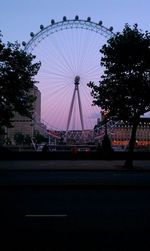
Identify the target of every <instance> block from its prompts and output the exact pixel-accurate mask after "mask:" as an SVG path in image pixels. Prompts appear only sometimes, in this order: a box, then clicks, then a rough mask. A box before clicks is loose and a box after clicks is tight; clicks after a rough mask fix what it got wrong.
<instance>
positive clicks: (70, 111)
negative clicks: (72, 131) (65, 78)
mask: <svg viewBox="0 0 150 251" xmlns="http://www.w3.org/2000/svg"><path fill="white" fill-rule="evenodd" d="M75 94H76V90H75V89H74V92H73V96H72V100H71V105H70V110H69V115H68V120H67V130H66V134H67V132H68V129H69V125H70V120H71V116H72V111H73V105H74V100H75Z"/></svg>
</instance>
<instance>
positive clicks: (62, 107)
mask: <svg viewBox="0 0 150 251" xmlns="http://www.w3.org/2000/svg"><path fill="white" fill-rule="evenodd" d="M112 34H113V28H112V27H110V28H109V29H108V28H106V27H104V26H103V24H102V21H100V22H99V23H95V22H92V21H91V18H90V17H88V18H87V19H86V20H81V19H79V17H78V16H75V18H74V19H72V20H68V19H67V18H66V17H63V20H62V21H59V22H55V21H54V20H51V24H50V25H48V26H47V27H44V26H43V25H40V31H39V32H37V33H36V34H34V33H33V32H31V33H30V36H31V39H30V40H29V42H28V43H25V42H23V43H22V44H23V46H24V47H25V51H26V52H27V53H32V54H33V55H35V56H36V61H40V62H41V68H40V70H39V72H38V75H37V76H36V80H37V81H38V84H37V87H38V89H39V90H40V92H41V118H42V120H43V121H46V122H47V124H48V125H49V126H48V127H49V128H53V129H56V130H62V131H68V130H82V131H83V130H88V129H93V127H94V125H95V124H96V122H97V118H98V117H99V116H100V108H98V107H96V106H92V97H91V94H90V92H91V89H90V88H89V87H88V86H87V83H89V82H90V81H94V82H95V83H99V80H100V77H101V75H102V72H103V69H101V67H100V58H101V55H100V48H101V46H102V45H103V44H104V43H106V39H107V38H109V37H110V36H112Z"/></svg>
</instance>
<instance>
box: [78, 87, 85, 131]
mask: <svg viewBox="0 0 150 251" xmlns="http://www.w3.org/2000/svg"><path fill="white" fill-rule="evenodd" d="M77 93H78V102H79V112H80V120H81V127H82V132H83V131H84V123H83V113H82V106H81V99H80V93H79V89H78V90H77Z"/></svg>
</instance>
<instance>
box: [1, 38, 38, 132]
mask: <svg viewBox="0 0 150 251" xmlns="http://www.w3.org/2000/svg"><path fill="white" fill-rule="evenodd" d="M1 38H2V35H1V33H0V131H1V132H2V129H3V127H4V126H6V127H10V126H11V119H12V118H13V116H14V113H15V112H18V113H19V114H20V115H24V116H28V117H31V116H32V104H33V102H34V100H35V97H34V96H33V95H32V94H31V92H30V90H31V89H32V88H33V86H34V84H35V83H36V81H35V80H34V76H35V75H36V74H37V72H38V70H39V67H40V63H39V62H38V63H33V60H34V59H35V56H33V55H31V54H27V53H26V52H25V51H24V50H22V49H21V48H20V45H19V44H18V43H17V42H15V43H14V44H12V43H9V42H8V43H7V45H5V44H4V43H3V42H2V39H1Z"/></svg>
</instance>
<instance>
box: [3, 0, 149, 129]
mask: <svg viewBox="0 0 150 251" xmlns="http://www.w3.org/2000/svg"><path fill="white" fill-rule="evenodd" d="M0 10H1V14H0V30H1V32H2V34H3V42H6V41H10V42H15V41H18V42H19V43H22V41H25V42H28V41H29V40H30V32H31V31H32V32H34V33H37V32H38V31H39V29H40V28H39V27H40V25H41V24H43V25H44V27H45V26H48V25H49V24H50V22H51V19H54V20H55V21H56V22H57V21H61V20H62V18H63V16H66V17H67V19H73V18H74V17H75V16H76V15H78V16H79V17H80V18H81V19H84V20H86V19H87V17H89V16H90V17H91V20H92V21H93V22H99V21H100V20H102V21H103V25H104V26H105V27H107V28H109V27H110V26H113V28H114V32H117V31H121V30H122V29H123V27H124V25H125V24H126V23H128V24H129V25H133V24H134V23H138V25H139V28H141V29H142V30H143V31H145V30H150V27H149V26H150V25H149V24H150V22H149V21H150V17H149V10H150V1H148V0H126V1H121V0H89V1H88V0H53V1H52V0H0ZM71 32H72V31H71ZM76 36H78V41H80V47H81V48H80V51H82V52H83V51H84V57H85V58H84V60H83V55H81V52H80V51H77V50H78V49H77V48H76V49H72V48H73V45H74V44H75V42H74V41H76ZM69 39H70V40H69ZM73 39H74V41H73ZM90 39H91V41H90ZM90 39H89V35H88V34H84V32H81V31H80V33H79V32H78V33H77V34H74V33H73V32H72V33H70V34H69V33H67V32H64V35H63V36H62V34H61V33H60V34H59V33H57V34H56V35H54V36H52V37H51V40H47V41H46V40H45V41H43V42H41V44H40V45H39V47H38V48H36V50H35V51H34V54H35V55H36V56H37V59H38V60H40V61H42V63H43V64H42V69H41V71H40V73H39V75H38V80H40V83H39V89H40V91H41V92H42V119H43V120H45V121H47V122H48V123H49V124H51V125H52V126H54V127H56V128H57V127H59V125H60V124H61V126H62V129H65V127H66V125H65V123H67V122H66V121H67V119H68V117H67V116H68V115H67V114H68V113H69V110H67V109H69V107H70V103H71V99H72V95H73V90H74V83H73V81H74V77H75V76H76V75H80V78H81V84H80V86H79V87H80V96H81V103H82V110H83V116H86V118H84V120H85V127H86V125H87V128H89V127H92V126H93V125H94V124H95V123H96V119H97V118H98V116H99V110H98V108H97V110H94V109H95V108H93V107H92V108H91V102H92V101H91V100H89V96H88V95H89V94H88V93H87V92H86V87H85V84H87V82H88V81H90V80H94V81H96V80H95V79H94V77H93V75H92V74H91V75H90V74H89V72H90V73H91V69H92V67H95V69H96V68H97V69H98V67H99V61H100V60H99V58H97V56H96V52H95V51H94V49H95V50H97V51H98V52H99V46H100V44H101V45H102V44H103V43H104V42H105V41H104V40H103V38H102V39H101V40H102V41H101V43H100V42H99V44H98V42H97V44H98V47H97V44H96V42H95V41H98V40H99V39H100V38H99V37H96V36H95V37H94V35H93V34H92V35H90ZM92 39H93V40H92ZM67 40H68V41H67ZM60 41H61V46H60ZM78 41H76V44H79V42H78ZM87 41H88V42H89V44H88V43H87ZM71 43H73V45H72V48H71ZM86 43H87V44H88V45H87V46H88V47H87V48H88V49H85V48H84V44H86ZM94 43H95V44H94ZM92 44H94V46H93V47H92ZM89 46H91V49H89ZM52 51H53V53H52ZM58 51H59V52H60V53H58ZM75 51H76V52H78V53H76V54H78V60H79V59H80V67H79V68H78V70H77V67H76V68H75V66H72V67H73V69H72V71H74V72H73V74H72V75H71V73H70V72H69V70H68V69H67V67H66V69H64V68H65V64H66V62H67V60H68V62H70V65H71V62H72V65H73V64H74V65H75V62H76V61H77V56H76V55H74V58H73V52H75ZM88 51H89V56H88V55H87V52H88ZM85 55H86V56H85ZM93 55H94V56H93ZM64 56H65V57H66V60H65V59H64ZM79 56H80V57H79ZM94 57H95V58H94ZM81 59H82V67H81ZM64 60H65V62H64ZM94 60H95V62H96V60H98V62H96V63H95V62H94ZM54 62H55V64H54ZM89 62H90V63H91V64H93V65H92V66H90V65H89ZM54 65H55V67H54ZM85 67H87V68H88V74H89V75H88V74H87V72H86V70H85ZM50 69H51V71H50ZM99 72H100V70H98V71H97V73H94V74H95V76H98V75H97V74H99ZM54 73H55V74H54ZM58 73H59V78H58ZM60 73H61V77H62V76H63V79H60ZM64 75H65V76H66V77H64ZM87 76H88V78H87ZM90 78H91V79H90ZM97 78H98V77H97ZM50 79H51V80H52V83H50ZM67 81H68V82H67ZM69 81H70V82H69ZM59 82H61V83H63V84H62V85H60V87H59V86H58V84H59ZM71 82H72V84H71V88H72V89H69V88H70V83H71ZM83 82H84V85H83ZM65 83H66V85H65ZM67 85H69V88H68V87H67ZM56 87H57V88H56ZM59 90H60V91H59ZM61 90H63V91H62V93H61ZM54 93H57V96H55V94H54ZM67 95H68V96H67ZM82 95H83V97H82ZM52 97H53V99H52ZM54 100H55V101H54ZM75 102H76V103H75V104H74V107H73V114H74V117H73V115H72V129H73V128H74V127H75V126H77V128H79V127H80V126H79V124H80V116H79V111H78V98H77V95H76V101H75ZM87 103H88V105H89V106H88V105H86V104H87ZM53 106H54V108H52V107H53ZM58 106H59V107H58ZM56 107H58V108H57V110H55V108H56ZM50 108H51V110H53V113H54V114H53V115H52V116H50ZM63 109H64V110H63ZM92 109H93V110H92ZM62 111H63V112H62ZM87 113H88V116H87ZM56 114H57V116H56ZM58 114H61V116H60V118H59V115H58ZM64 114H66V116H64ZM75 114H78V115H75ZM85 114H86V115H85ZM75 116H76V117H78V121H77V122H75ZM52 117H53V118H56V119H55V121H53V120H52ZM64 117H65V118H64ZM88 118H90V122H89V123H88V122H87V120H88ZM63 119H64V120H65V122H63ZM91 121H92V122H91Z"/></svg>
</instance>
